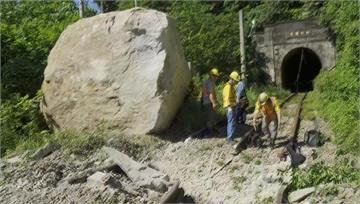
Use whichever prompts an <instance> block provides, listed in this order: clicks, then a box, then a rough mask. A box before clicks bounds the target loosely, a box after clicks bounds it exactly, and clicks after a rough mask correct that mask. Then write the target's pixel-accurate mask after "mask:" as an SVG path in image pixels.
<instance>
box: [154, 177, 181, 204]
mask: <svg viewBox="0 0 360 204" xmlns="http://www.w3.org/2000/svg"><path fill="white" fill-rule="evenodd" d="M179 185H180V182H179V181H177V182H175V183H174V184H173V185H172V186H171V187H170V188H169V190H168V191H167V192H166V193H165V194H164V195H163V196H162V197H161V199H160V202H159V203H161V204H164V203H175V202H177V201H178V199H179V198H180V199H182V198H183V197H184V190H183V189H182V188H179Z"/></svg>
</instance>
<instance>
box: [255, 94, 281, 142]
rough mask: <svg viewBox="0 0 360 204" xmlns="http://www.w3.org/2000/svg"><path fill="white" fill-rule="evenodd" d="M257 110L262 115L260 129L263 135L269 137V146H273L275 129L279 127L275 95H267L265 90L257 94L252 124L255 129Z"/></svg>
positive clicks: (278, 113)
mask: <svg viewBox="0 0 360 204" xmlns="http://www.w3.org/2000/svg"><path fill="white" fill-rule="evenodd" d="M259 112H261V114H262V116H263V118H262V125H261V129H262V131H263V133H264V135H265V136H267V137H268V138H269V140H270V146H271V147H272V148H274V145H275V139H276V136H277V131H278V128H279V127H280V107H279V104H278V102H277V100H276V97H269V96H268V94H267V93H265V92H263V93H261V94H260V95H259V97H258V100H257V101H256V104H255V112H254V114H253V115H254V116H253V117H254V118H253V126H254V128H255V129H256V119H257V116H258V113H259Z"/></svg>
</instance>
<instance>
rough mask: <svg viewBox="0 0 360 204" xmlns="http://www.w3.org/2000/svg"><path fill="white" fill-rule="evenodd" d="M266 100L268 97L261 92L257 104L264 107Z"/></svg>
mask: <svg viewBox="0 0 360 204" xmlns="http://www.w3.org/2000/svg"><path fill="white" fill-rule="evenodd" d="M268 99H269V96H268V95H267V93H265V92H262V93H261V94H260V95H259V102H260V104H261V105H264V104H265V103H266V101H267V100H268Z"/></svg>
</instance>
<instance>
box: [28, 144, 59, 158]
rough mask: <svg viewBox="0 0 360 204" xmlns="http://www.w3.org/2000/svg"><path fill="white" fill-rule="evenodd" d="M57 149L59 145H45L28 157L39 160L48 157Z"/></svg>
mask: <svg viewBox="0 0 360 204" xmlns="http://www.w3.org/2000/svg"><path fill="white" fill-rule="evenodd" d="M59 148H60V145H58V144H54V143H47V144H46V145H44V146H43V147H41V148H39V149H38V150H36V152H34V154H32V155H31V156H30V157H31V158H32V159H41V158H44V157H46V156H48V155H49V154H51V153H52V152H54V151H55V150H57V149H59Z"/></svg>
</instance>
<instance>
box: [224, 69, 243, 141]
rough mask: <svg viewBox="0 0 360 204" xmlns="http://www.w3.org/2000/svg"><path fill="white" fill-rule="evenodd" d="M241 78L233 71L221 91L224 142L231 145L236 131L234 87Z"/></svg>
mask: <svg viewBox="0 0 360 204" xmlns="http://www.w3.org/2000/svg"><path fill="white" fill-rule="evenodd" d="M240 79H241V77H240V75H239V73H238V72H236V71H233V72H231V74H230V77H229V81H228V82H227V83H226V85H225V87H224V89H223V102H224V103H223V106H224V108H226V116H227V128H226V134H227V137H226V140H227V142H228V143H229V144H231V145H233V144H234V143H235V142H234V136H235V130H236V106H237V103H236V93H235V86H236V84H237V83H238V82H239V81H240Z"/></svg>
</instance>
